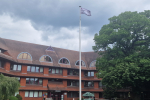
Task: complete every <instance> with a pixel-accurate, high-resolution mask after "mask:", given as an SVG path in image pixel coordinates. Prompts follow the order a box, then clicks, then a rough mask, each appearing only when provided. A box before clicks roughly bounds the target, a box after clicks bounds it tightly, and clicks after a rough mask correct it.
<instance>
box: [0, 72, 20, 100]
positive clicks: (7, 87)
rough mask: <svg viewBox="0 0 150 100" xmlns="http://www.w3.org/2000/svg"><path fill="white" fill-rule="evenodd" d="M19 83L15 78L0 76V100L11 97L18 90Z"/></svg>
mask: <svg viewBox="0 0 150 100" xmlns="http://www.w3.org/2000/svg"><path fill="white" fill-rule="evenodd" d="M19 87H20V83H19V81H18V80H17V78H14V77H7V76H4V75H3V74H0V98H1V100H7V99H8V98H9V97H10V96H13V95H14V94H15V92H17V91H18V90H19Z"/></svg>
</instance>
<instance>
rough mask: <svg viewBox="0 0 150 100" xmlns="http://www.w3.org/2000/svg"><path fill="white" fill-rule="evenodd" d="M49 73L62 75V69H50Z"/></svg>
mask: <svg viewBox="0 0 150 100" xmlns="http://www.w3.org/2000/svg"><path fill="white" fill-rule="evenodd" d="M49 73H51V74H62V69H60V68H49Z"/></svg>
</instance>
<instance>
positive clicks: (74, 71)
mask: <svg viewBox="0 0 150 100" xmlns="http://www.w3.org/2000/svg"><path fill="white" fill-rule="evenodd" d="M67 74H68V75H77V76H78V75H79V70H74V69H68V72H67Z"/></svg>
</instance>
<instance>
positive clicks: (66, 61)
mask: <svg viewBox="0 0 150 100" xmlns="http://www.w3.org/2000/svg"><path fill="white" fill-rule="evenodd" d="M59 63H61V64H70V62H69V60H68V59H67V58H61V59H60V60H59Z"/></svg>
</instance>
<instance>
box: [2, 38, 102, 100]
mask: <svg viewBox="0 0 150 100" xmlns="http://www.w3.org/2000/svg"><path fill="white" fill-rule="evenodd" d="M81 55H82V64H81V65H82V71H81V77H82V93H85V92H92V93H94V95H95V98H102V91H103V89H102V84H101V79H98V78H97V77H96V75H95V74H96V67H95V62H96V58H97V57H98V55H97V54H96V53H94V52H82V54H81ZM0 73H2V74H4V75H7V76H10V77H17V78H18V80H19V81H20V89H19V92H18V93H19V94H20V95H21V96H22V98H23V100H43V98H49V97H52V98H53V100H60V99H61V95H63V98H64V100H73V98H75V99H74V100H77V99H78V98H79V52H78V51H72V50H66V49H61V48H56V47H51V46H44V45H38V44H32V43H25V42H19V41H14V40H8V39H3V38H0Z"/></svg>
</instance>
